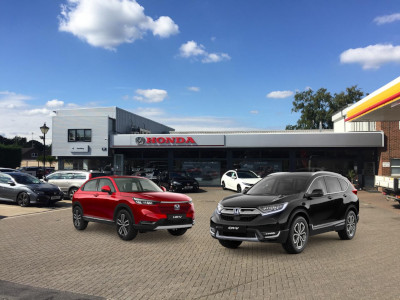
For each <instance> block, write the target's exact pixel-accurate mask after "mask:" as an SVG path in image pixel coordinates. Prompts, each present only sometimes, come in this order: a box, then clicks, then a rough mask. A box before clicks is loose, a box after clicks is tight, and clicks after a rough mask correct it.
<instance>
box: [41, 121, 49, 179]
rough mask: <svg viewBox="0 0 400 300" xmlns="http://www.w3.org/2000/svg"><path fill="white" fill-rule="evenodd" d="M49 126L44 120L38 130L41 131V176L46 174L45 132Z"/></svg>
mask: <svg viewBox="0 0 400 300" xmlns="http://www.w3.org/2000/svg"><path fill="white" fill-rule="evenodd" d="M49 129H50V128H49V127H47V126H46V122H44V124H43V126H41V127H40V131H41V132H42V133H43V177H42V178H44V176H45V175H46V133H47V132H48V131H49Z"/></svg>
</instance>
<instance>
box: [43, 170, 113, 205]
mask: <svg viewBox="0 0 400 300" xmlns="http://www.w3.org/2000/svg"><path fill="white" fill-rule="evenodd" d="M104 175H105V174H104V173H103V172H97V171H77V170H63V171H57V172H54V173H52V174H50V175H47V176H46V177H45V178H44V180H45V181H46V182H48V183H51V184H55V185H57V186H58V187H59V188H60V189H61V190H62V191H63V192H64V193H65V194H66V195H67V197H68V198H69V199H72V196H73V195H74V193H75V192H76V191H77V190H78V189H79V188H80V186H81V185H82V184H84V183H85V182H86V181H87V180H89V179H91V178H95V177H99V176H104Z"/></svg>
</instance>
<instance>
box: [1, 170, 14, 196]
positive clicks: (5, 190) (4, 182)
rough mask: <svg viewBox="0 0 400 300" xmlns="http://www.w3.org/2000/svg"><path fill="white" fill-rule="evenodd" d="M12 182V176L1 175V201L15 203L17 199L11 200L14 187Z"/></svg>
mask: <svg viewBox="0 0 400 300" xmlns="http://www.w3.org/2000/svg"><path fill="white" fill-rule="evenodd" d="M10 182H13V180H12V178H11V176H9V175H7V174H3V173H0V200H6V201H15V199H11V197H12V195H13V193H12V189H13V186H11V185H10Z"/></svg>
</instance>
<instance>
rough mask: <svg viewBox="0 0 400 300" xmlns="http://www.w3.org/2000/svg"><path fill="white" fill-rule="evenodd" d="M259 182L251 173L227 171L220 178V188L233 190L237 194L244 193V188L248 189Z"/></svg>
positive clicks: (255, 175)
mask: <svg viewBox="0 0 400 300" xmlns="http://www.w3.org/2000/svg"><path fill="white" fill-rule="evenodd" d="M260 180H261V178H260V176H258V175H257V174H256V173H254V172H253V171H245V170H229V171H228V172H226V173H225V174H224V175H222V178H221V186H222V188H223V189H224V190H225V189H229V190H234V191H237V192H238V193H241V192H242V191H244V189H245V188H250V187H252V186H253V185H255V184H256V183H257V182H259V181H260Z"/></svg>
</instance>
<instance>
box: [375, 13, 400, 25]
mask: <svg viewBox="0 0 400 300" xmlns="http://www.w3.org/2000/svg"><path fill="white" fill-rule="evenodd" d="M396 21H400V13H396V14H391V15H384V16H379V17H376V18H375V19H374V22H375V23H376V24H378V25H383V24H387V23H393V22H396Z"/></svg>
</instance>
